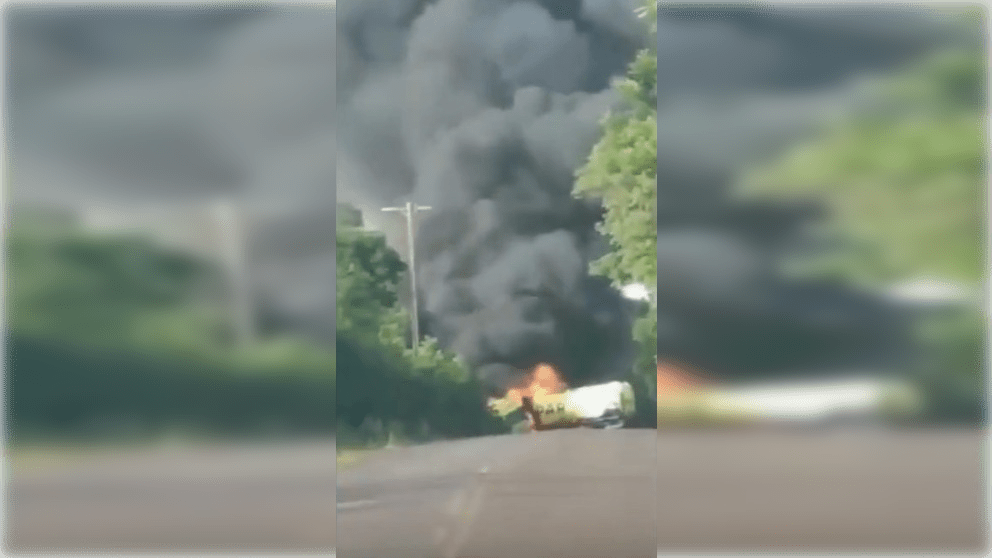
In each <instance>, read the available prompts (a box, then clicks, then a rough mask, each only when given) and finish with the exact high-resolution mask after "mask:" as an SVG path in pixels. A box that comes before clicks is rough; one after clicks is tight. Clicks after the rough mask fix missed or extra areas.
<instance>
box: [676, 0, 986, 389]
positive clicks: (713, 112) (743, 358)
mask: <svg viewBox="0 0 992 558" xmlns="http://www.w3.org/2000/svg"><path fill="white" fill-rule="evenodd" d="M947 15H948V12H947V11H946V10H945V11H937V10H936V9H930V10H927V9H922V8H885V7H870V6H814V5H802V4H797V5H792V6H784V5H782V6H762V7H756V6H747V7H745V6H713V5H675V4H670V3H666V4H663V5H661V6H660V8H659V18H658V83H659V87H658V89H659V102H658V207H659V219H658V225H659V231H658V282H659V285H658V288H659V291H658V292H659V305H660V308H659V351H660V352H661V353H662V354H663V355H674V356H676V357H678V356H681V357H684V358H687V359H690V360H695V362H697V363H698V364H700V365H701V366H704V367H705V366H710V368H711V370H716V371H727V372H728V375H733V374H739V373H740V372H741V371H747V370H749V368H750V371H751V372H754V373H768V372H771V371H772V368H773V367H775V366H779V364H781V365H782V366H794V365H796V362H798V361H796V360H793V361H790V362H791V364H789V363H786V361H787V360H788V358H792V357H783V358H782V361H781V362H772V361H760V362H759V360H760V359H755V358H752V355H753V354H756V353H759V352H761V351H765V350H766V349H769V350H768V352H769V353H776V354H780V355H788V354H790V352H791V353H797V352H802V350H805V349H797V347H800V348H801V347H802V346H803V345H806V346H809V347H813V346H823V347H826V346H828V345H829V344H830V343H834V345H830V347H833V348H829V349H825V350H824V352H825V353H831V354H832V355H836V356H837V358H846V356H845V355H847V354H849V353H845V352H844V351H842V350H840V349H838V348H837V347H838V346H839V345H838V343H840V341H837V339H841V338H843V339H847V340H848V341H849V340H850V339H851V338H854V337H857V336H861V338H862V343H863V344H864V343H868V344H871V343H875V342H876V341H878V343H877V345H879V346H881V345H882V344H883V343H882V341H880V340H879V339H880V338H881V337H882V336H884V335H888V334H889V333H891V330H892V323H893V317H892V314H891V311H890V309H886V308H884V305H882V304H880V303H879V301H877V300H871V299H870V298H865V297H858V296H856V295H854V294H852V293H850V292H847V291H844V290H843V289H837V288H834V287H824V286H822V285H821V286H816V285H793V284H785V283H783V281H782V279H781V278H779V277H777V276H776V271H775V270H776V269H777V268H776V266H775V263H774V260H775V258H777V257H778V255H779V252H778V249H779V247H780V246H778V245H780V244H784V243H787V242H788V241H790V240H791V239H793V238H794V237H795V235H796V229H795V228H794V227H793V226H792V225H790V224H789V221H790V218H789V217H788V216H787V215H788V214H789V213H790V212H791V211H793V208H780V209H782V211H781V212H777V211H778V210H777V209H776V208H768V209H766V210H762V211H756V210H755V208H753V207H752V208H747V207H743V206H740V205H739V203H737V202H735V201H734V200H733V199H732V197H731V196H730V189H731V188H732V186H733V183H734V180H735V178H736V176H737V173H739V172H740V171H742V170H744V169H745V168H746V167H747V166H748V165H751V164H756V163H759V162H761V161H764V160H766V159H767V158H769V157H774V156H775V155H776V154H778V153H780V152H781V151H782V150H783V149H784V148H787V147H788V146H790V145H791V144H793V143H795V142H798V141H802V140H803V139H804V138H806V137H808V135H809V134H811V133H813V132H814V131H815V130H816V127H817V126H818V125H821V124H823V123H827V122H830V121H831V120H832V119H835V118H837V117H840V116H842V115H846V114H849V113H850V112H851V111H853V110H856V109H858V108H859V107H861V106H864V105H866V104H868V103H871V102H872V101H873V94H874V93H873V91H874V89H873V86H874V85H875V84H876V83H877V80H878V79H879V78H882V77H885V76H887V75H889V74H891V73H892V72H893V71H895V70H898V69H899V68H901V67H902V66H903V65H905V64H907V63H910V62H912V61H914V60H916V59H919V58H920V57H922V56H924V55H926V54H927V53H930V52H933V51H934V50H935V49H938V48H941V47H942V46H945V45H949V44H952V43H955V42H958V41H961V40H967V38H968V37H967V33H966V32H964V30H963V28H962V27H961V25H960V24H959V23H953V22H952V21H950V20H949V19H948V18H947V17H946V16H947ZM794 221H796V222H798V221H801V218H797V219H795V220H794ZM793 224H794V223H793ZM761 229H764V232H756V231H760V230H761ZM756 236H758V237H763V238H760V239H756V238H755V237H756ZM830 309H833V310H830ZM831 312H833V314H832V315H833V316H834V317H833V318H831V319H829V320H826V319H821V314H824V313H826V314H830V313H831ZM838 316H839V317H838ZM827 323H835V324H840V325H839V326H836V327H834V326H830V327H828V326H827V325H824V324H827ZM821 326H822V327H821ZM818 328H819V329H818ZM838 331H839V332H840V333H838ZM811 332H815V333H811ZM887 332H888V333H887ZM807 334H808V335H807ZM803 335H806V337H803ZM824 339H827V341H824ZM835 341H836V342H835ZM848 341H845V342H848ZM886 342H887V341H886ZM852 343H853V342H852ZM818 344H819V345H818ZM778 345H782V346H781V347H779V346H778ZM728 355H729V356H728ZM818 358H819V357H818ZM749 359H750V360H749ZM830 359H831V357H829V356H828V357H824V358H823V359H821V360H822V361H823V362H827V361H828V360H830ZM832 362H833V364H837V362H838V361H837V359H834V360H833V361H832ZM805 364H810V363H809V362H806V363H805ZM833 364H831V365H833ZM837 365H838V366H839V365H840V364H837Z"/></svg>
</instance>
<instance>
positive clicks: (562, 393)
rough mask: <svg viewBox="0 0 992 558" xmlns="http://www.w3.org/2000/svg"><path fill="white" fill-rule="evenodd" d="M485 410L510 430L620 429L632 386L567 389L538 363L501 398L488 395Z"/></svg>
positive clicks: (630, 406)
mask: <svg viewBox="0 0 992 558" xmlns="http://www.w3.org/2000/svg"><path fill="white" fill-rule="evenodd" d="M488 404H489V411H490V412H491V413H492V414H493V415H495V416H497V417H500V418H502V419H503V420H505V421H507V422H508V423H510V424H512V425H513V426H514V430H518V431H519V430H525V431H541V430H554V429H561V428H582V427H585V428H604V429H609V428H622V427H623V426H624V423H625V421H626V419H628V418H630V417H632V416H633V415H634V411H635V403H634V389H633V387H632V386H631V385H630V384H629V383H627V382H619V381H615V382H609V383H605V384H597V385H591V386H583V387H579V388H574V389H569V388H568V387H567V385H566V384H565V383H564V382H563V381H562V380H561V379H560V377H559V376H558V375H557V373H556V371H555V370H554V368H553V367H552V366H550V365H547V364H541V365H538V366H537V367H536V368H535V369H534V371H533V372H532V373H531V374H530V375H529V376H528V380H527V383H526V384H525V385H522V386H518V387H515V388H511V389H510V390H508V392H507V394H506V396H505V397H503V398H498V399H497V398H490V400H489V403H488Z"/></svg>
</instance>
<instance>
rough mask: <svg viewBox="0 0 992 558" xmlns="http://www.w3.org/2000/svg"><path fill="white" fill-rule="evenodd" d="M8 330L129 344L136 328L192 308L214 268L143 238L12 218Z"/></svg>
mask: <svg viewBox="0 0 992 558" xmlns="http://www.w3.org/2000/svg"><path fill="white" fill-rule="evenodd" d="M7 266H8V267H7V269H8V275H7V277H8V279H9V282H10V289H9V291H8V293H9V297H8V309H9V320H10V322H9V323H10V327H11V329H12V330H14V331H17V332H22V333H28V334H32V335H41V336H47V337H55V338H63V339H66V340H75V341H85V342H100V343H112V344H115V345H119V344H131V343H133V342H136V341H139V340H140V339H139V337H140V332H141V330H142V328H141V324H142V323H143V322H144V321H145V320H147V319H149V317H150V316H152V315H161V314H163V313H167V312H170V311H174V310H175V309H176V308H179V307H182V306H184V305H185V306H192V305H193V303H194V302H195V301H196V300H197V298H198V296H199V295H202V294H203V293H202V291H201V287H203V286H204V285H206V284H208V282H209V279H210V277H211V276H212V273H213V270H212V269H211V267H210V266H209V265H208V264H206V263H205V262H202V261H199V260H197V259H195V258H193V257H190V256H187V255H185V254H181V253H177V252H171V251H168V250H165V249H162V248H161V247H158V246H156V245H155V244H154V243H152V242H151V241H149V240H147V239H144V238H141V237H129V236H114V237H101V236H95V235H92V234H86V233H84V232H83V231H81V230H79V229H78V228H77V227H75V226H74V224H72V223H71V221H68V220H60V219H57V218H54V217H51V216H48V215H43V214H33V213H28V214H24V215H22V214H15V215H14V217H13V219H12V226H11V227H10V229H9V232H8V244H7Z"/></svg>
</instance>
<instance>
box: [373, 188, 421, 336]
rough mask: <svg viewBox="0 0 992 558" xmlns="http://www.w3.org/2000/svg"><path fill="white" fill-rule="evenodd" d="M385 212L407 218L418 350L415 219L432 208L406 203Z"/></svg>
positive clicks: (412, 330)
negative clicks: (419, 213) (420, 213)
mask: <svg viewBox="0 0 992 558" xmlns="http://www.w3.org/2000/svg"><path fill="white" fill-rule="evenodd" d="M382 210H383V211H392V212H397V213H400V214H402V215H403V217H405V218H406V243H407V249H408V250H409V251H410V255H409V256H410V257H409V266H410V294H411V295H412V297H411V298H410V309H411V312H410V322H411V326H412V329H411V333H412V336H411V345H412V346H413V349H414V350H416V349H417V345H418V343H419V342H420V321H419V318H418V317H417V259H416V249H415V248H414V244H415V243H414V241H413V232H414V229H415V228H416V227H415V223H414V221H415V219H416V217H417V212H418V211H430V210H431V207H430V206H427V205H417V204H415V203H413V202H406V205H405V206H403V207H384V208H382Z"/></svg>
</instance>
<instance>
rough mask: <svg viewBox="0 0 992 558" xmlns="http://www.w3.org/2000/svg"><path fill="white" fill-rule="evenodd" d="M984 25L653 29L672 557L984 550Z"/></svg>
mask: <svg viewBox="0 0 992 558" xmlns="http://www.w3.org/2000/svg"><path fill="white" fill-rule="evenodd" d="M987 25H988V22H987V14H986V12H984V11H983V10H981V9H980V8H978V7H971V8H968V7H960V6H959V7H950V6H938V5H934V6H930V7H915V8H912V9H910V8H896V7H884V6H869V5H864V6H833V7H828V6H817V5H812V4H811V5H794V6H784V5H783V6H760V7H754V6H751V7H743V6H741V7H717V6H711V5H703V4H691V5H676V4H665V5H664V6H662V7H661V8H660V9H659V19H658V82H659V85H660V87H659V100H658V130H659V131H658V298H659V302H658V357H659V364H658V390H659V399H658V401H659V407H658V411H659V414H658V424H659V428H660V432H659V444H658V471H659V473H658V474H659V477H658V482H659V496H658V498H659V500H658V502H659V508H658V509H659V532H658V544H659V546H660V547H661V548H662V549H663V550H664V549H693V550H714V549H719V550H721V551H722V550H726V549H735V550H736V549H743V548H755V547H759V546H760V547H763V548H766V549H767V548H769V547H772V548H785V547H788V546H789V545H795V544H801V545H805V546H806V547H807V548H810V547H817V548H824V549H830V550H838V549H842V550H844V551H847V550H857V551H858V552H864V551H866V550H869V549H870V550H876V551H893V550H896V549H897V550H898V551H906V550H907V549H913V551H920V550H925V549H931V550H934V551H938V550H937V549H939V551H941V552H946V551H948V550H950V549H953V550H954V551H976V552H977V551H978V550H979V549H981V548H983V547H984V545H985V544H986V531H987V529H986V527H987V526H986V521H985V519H984V514H983V513H982V509H983V508H984V503H985V490H986V489H985V486H984V484H983V482H982V477H983V475H982V472H981V471H982V463H983V462H984V460H983V458H984V455H983V453H984V450H983V447H984V446H983V437H984V428H985V412H986V407H985V402H986V392H985V381H986V366H987V364H986V362H987V359H986V354H985V347H986V339H987V330H986V327H987V321H988V318H987V314H986V298H985V297H986V294H985V292H986V287H987V285H986V273H985V271H986V268H987V260H986V246H987V238H988V228H987V227H988V225H987V221H986V199H987V197H986V196H987V193H986V187H987V180H988V178H987V166H986V157H987V153H988V147H987V143H986V141H987V138H986V134H987V108H986V104H987V91H986V84H987V78H986V75H987V74H986V70H987V66H988V59H987V42H986V36H987V35H986V34H987ZM687 427H688V429H687ZM703 427H706V428H703ZM786 427H788V428H786ZM924 486H926V487H927V488H923V487H924Z"/></svg>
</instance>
